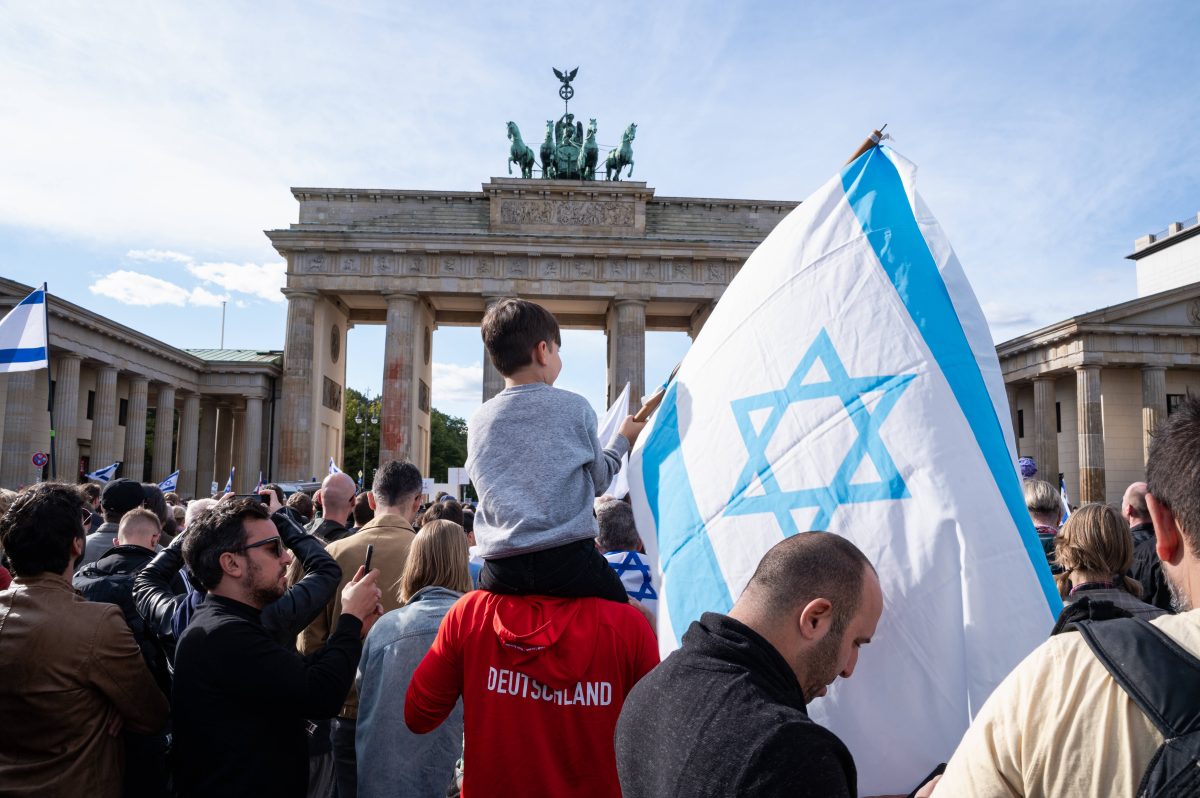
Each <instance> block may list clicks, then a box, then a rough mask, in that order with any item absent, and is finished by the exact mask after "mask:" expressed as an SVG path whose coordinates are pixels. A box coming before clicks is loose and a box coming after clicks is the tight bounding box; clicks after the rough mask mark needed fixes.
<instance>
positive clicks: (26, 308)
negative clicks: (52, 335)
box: [0, 286, 50, 374]
mask: <svg viewBox="0 0 1200 798" xmlns="http://www.w3.org/2000/svg"><path fill="white" fill-rule="evenodd" d="M49 365H50V355H49V348H48V346H47V342H46V287H45V286H42V287H41V288H39V289H38V290H36V291H34V292H33V293H32V294H30V295H29V296H27V297H25V298H24V299H22V300H21V301H20V302H19V303H17V306H16V307H14V308H13V309H12V310H10V311H9V312H8V313H7V314H6V315H5V316H4V318H3V319H0V374H5V373H8V372H11V371H34V370H36V369H44V368H46V367H47V366H49Z"/></svg>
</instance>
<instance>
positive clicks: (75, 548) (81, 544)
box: [71, 537, 87, 562]
mask: <svg viewBox="0 0 1200 798" xmlns="http://www.w3.org/2000/svg"><path fill="white" fill-rule="evenodd" d="M86 548H87V538H82V537H80V538H73V539H72V540H71V561H72V562H74V561H75V560H78V559H79V557H80V556H81V555H82V554H83V550H84V549H86Z"/></svg>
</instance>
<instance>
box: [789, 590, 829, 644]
mask: <svg viewBox="0 0 1200 798" xmlns="http://www.w3.org/2000/svg"><path fill="white" fill-rule="evenodd" d="M797 622H798V624H799V627H800V636H801V637H803V638H804V639H805V640H807V641H809V642H812V643H815V642H817V641H818V640H820V639H821V638H823V637H825V635H826V634H828V633H829V629H830V627H832V626H833V604H831V603H830V602H829V599H823V598H815V599H813V600H812V601H810V602H808V603H807V604H805V605H804V606H803V607H802V608H801V609H800V615H799V618H798V619H797Z"/></svg>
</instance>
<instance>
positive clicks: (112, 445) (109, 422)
mask: <svg viewBox="0 0 1200 798" xmlns="http://www.w3.org/2000/svg"><path fill="white" fill-rule="evenodd" d="M120 458H121V455H119V454H117V370H116V368H114V367H113V366H101V367H100V368H99V369H98V370H97V371H96V401H95V402H94V403H93V405H92V470H93V471H95V470H96V469H97V468H104V467H105V466H108V465H111V464H112V463H113V461H115V460H119V459H120ZM120 475H121V476H128V474H127V473H126V471H125V469H124V468H122V469H121V470H120ZM141 478H142V475H141V474H140V473H139V474H137V475H136V476H135V477H134V479H139V480H140V479H141Z"/></svg>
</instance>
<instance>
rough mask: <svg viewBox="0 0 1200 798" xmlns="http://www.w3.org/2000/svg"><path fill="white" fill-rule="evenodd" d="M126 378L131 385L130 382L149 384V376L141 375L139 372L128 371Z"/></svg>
mask: <svg viewBox="0 0 1200 798" xmlns="http://www.w3.org/2000/svg"><path fill="white" fill-rule="evenodd" d="M128 379H129V382H130V384H131V385H132V384H134V383H138V384H142V383H145V384H146V385H149V384H150V378H149V377H146V376H143V375H141V374H138V373H137V372H130V373H129V376H128Z"/></svg>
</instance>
